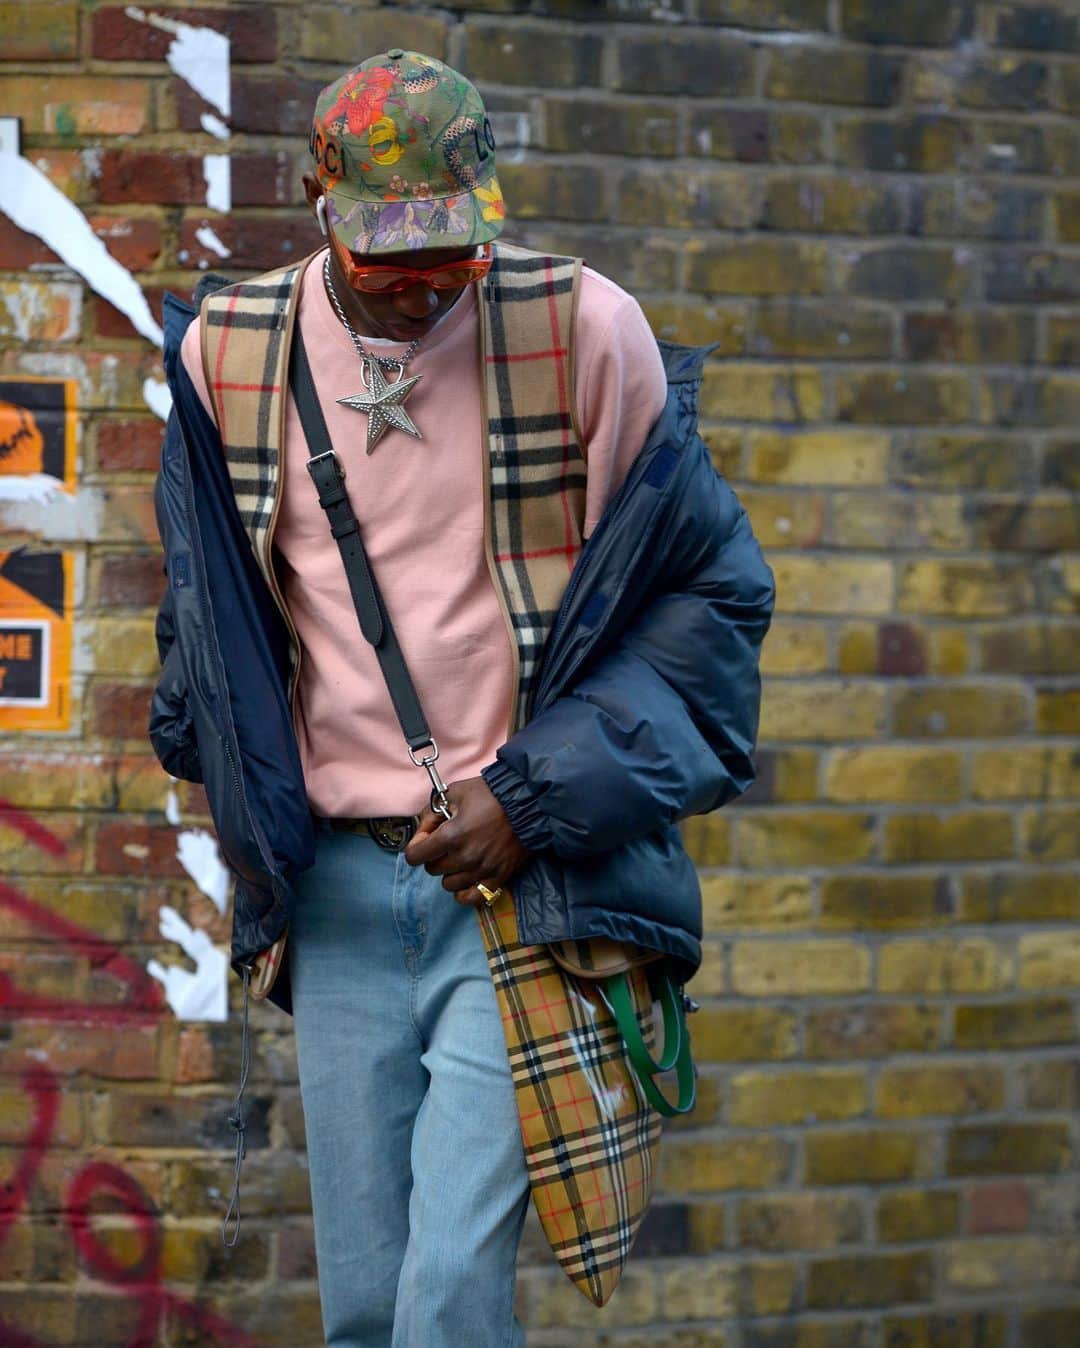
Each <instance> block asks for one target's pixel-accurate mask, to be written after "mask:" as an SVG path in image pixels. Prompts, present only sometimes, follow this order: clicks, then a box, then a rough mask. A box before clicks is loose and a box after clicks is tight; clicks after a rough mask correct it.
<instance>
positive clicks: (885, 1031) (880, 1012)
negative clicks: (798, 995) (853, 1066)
mask: <svg viewBox="0 0 1080 1348" xmlns="http://www.w3.org/2000/svg"><path fill="white" fill-rule="evenodd" d="M943 1043H944V1033H943V1029H942V1011H941V1009H940V1008H939V1007H936V1006H896V1005H889V1004H888V1003H880V1002H879V1003H875V1004H868V1003H866V1002H858V1003H855V1004H854V1005H847V1006H845V1005H840V1006H825V1007H819V1008H817V1009H815V1010H813V1011H811V1012H809V1014H808V1015H807V1017H806V1056H807V1057H808V1058H828V1059H833V1060H837V1059H850V1058H887V1057H891V1056H892V1055H893V1054H895V1053H928V1052H930V1051H932V1050H933V1049H936V1048H940V1047H941V1046H942V1044H943Z"/></svg>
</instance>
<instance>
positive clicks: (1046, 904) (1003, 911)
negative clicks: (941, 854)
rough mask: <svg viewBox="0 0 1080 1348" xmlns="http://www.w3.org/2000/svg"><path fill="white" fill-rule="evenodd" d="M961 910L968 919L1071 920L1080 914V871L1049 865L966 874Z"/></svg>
mask: <svg viewBox="0 0 1080 1348" xmlns="http://www.w3.org/2000/svg"><path fill="white" fill-rule="evenodd" d="M960 911H961V914H962V916H963V919H964V921H965V922H1067V921H1069V920H1070V919H1073V918H1077V917H1080V874H1078V873H1077V871H1076V869H1075V868H1074V867H1073V868H1067V869H1064V870H1054V869H1051V868H1050V867H1049V866H1045V867H1043V868H1042V869H1040V870H1033V871H1013V870H999V871H992V872H991V873H990V874H988V875H965V876H964V878H963V881H962V888H961V903H960Z"/></svg>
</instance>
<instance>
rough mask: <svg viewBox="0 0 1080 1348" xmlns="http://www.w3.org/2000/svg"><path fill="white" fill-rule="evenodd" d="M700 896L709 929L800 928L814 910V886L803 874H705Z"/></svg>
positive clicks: (706, 927) (707, 928) (707, 929)
mask: <svg viewBox="0 0 1080 1348" xmlns="http://www.w3.org/2000/svg"><path fill="white" fill-rule="evenodd" d="M701 896H702V906H703V909H704V920H705V930H706V931H714V930H716V928H718V927H719V928H726V929H731V930H740V929H741V930H753V929H755V928H773V927H798V926H802V925H804V924H805V923H807V922H808V921H809V920H810V918H811V916H812V915H813V911H814V897H813V886H812V884H811V881H810V880H809V879H808V878H807V877H806V876H802V875H786V876H752V875H746V874H743V873H741V872H740V873H739V874H736V875H706V876H702V879H701Z"/></svg>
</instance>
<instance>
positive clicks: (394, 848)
mask: <svg viewBox="0 0 1080 1348" xmlns="http://www.w3.org/2000/svg"><path fill="white" fill-rule="evenodd" d="M324 817H325V816H324ZM326 823H327V825H328V826H329V827H330V828H332V829H333V830H334V832H335V833H361V834H366V835H367V836H368V837H369V838H371V839H373V841H375V842H376V843H378V845H379V846H380V847H381V848H383V849H384V851H387V852H404V850H405V848H406V847H408V845H409V840H410V839H411V838H412V836H413V834H414V833H415V832H416V830H417V828H418V827H419V824H420V816H419V815H418V814H384V815H379V816H378V817H376V818H374V819H346V818H339V819H326Z"/></svg>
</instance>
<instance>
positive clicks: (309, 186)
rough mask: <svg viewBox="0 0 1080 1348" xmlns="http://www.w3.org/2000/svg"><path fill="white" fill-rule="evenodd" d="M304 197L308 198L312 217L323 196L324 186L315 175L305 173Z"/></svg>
mask: <svg viewBox="0 0 1080 1348" xmlns="http://www.w3.org/2000/svg"><path fill="white" fill-rule="evenodd" d="M303 183H304V196H305V197H306V198H307V204H308V208H309V209H310V211H311V213H312V215H314V214H315V203H316V202H317V201H318V200H319V198H320V197H321V196H322V194H323V189H322V185H321V184H320V182H319V180H318V178H316V177H315V175H314V173H305V174H304V178H303Z"/></svg>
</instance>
